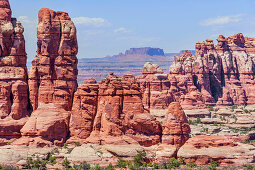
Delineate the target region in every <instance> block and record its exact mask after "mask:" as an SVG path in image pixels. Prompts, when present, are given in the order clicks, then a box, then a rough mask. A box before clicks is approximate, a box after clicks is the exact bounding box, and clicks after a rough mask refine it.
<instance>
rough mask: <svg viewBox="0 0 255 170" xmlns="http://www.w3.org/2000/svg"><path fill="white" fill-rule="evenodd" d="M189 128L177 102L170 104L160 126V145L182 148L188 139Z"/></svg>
mask: <svg viewBox="0 0 255 170" xmlns="http://www.w3.org/2000/svg"><path fill="white" fill-rule="evenodd" d="M190 132H191V130H190V126H189V123H188V119H187V117H186V115H185V113H184V111H183V109H182V107H181V105H180V103H178V102H172V103H171V104H170V105H169V107H168V112H167V114H166V117H165V119H164V121H163V125H162V143H163V144H168V145H175V146H177V147H178V148H180V147H181V146H183V145H184V144H185V142H186V141H187V140H188V139H189V134H190Z"/></svg>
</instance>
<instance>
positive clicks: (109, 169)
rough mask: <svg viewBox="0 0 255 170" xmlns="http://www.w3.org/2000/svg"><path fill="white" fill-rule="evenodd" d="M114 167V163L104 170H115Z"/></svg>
mask: <svg viewBox="0 0 255 170" xmlns="http://www.w3.org/2000/svg"><path fill="white" fill-rule="evenodd" d="M114 169H115V168H114V166H113V165H112V163H110V164H109V165H108V166H107V167H105V168H104V170H114Z"/></svg>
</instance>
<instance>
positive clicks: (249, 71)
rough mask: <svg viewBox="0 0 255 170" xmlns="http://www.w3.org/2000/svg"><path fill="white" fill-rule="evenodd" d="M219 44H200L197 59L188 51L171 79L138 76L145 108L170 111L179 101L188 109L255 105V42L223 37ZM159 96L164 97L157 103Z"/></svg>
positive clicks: (174, 67)
mask: <svg viewBox="0 0 255 170" xmlns="http://www.w3.org/2000/svg"><path fill="white" fill-rule="evenodd" d="M217 41H218V44H217V45H214V44H213V40H211V39H207V40H206V42H202V43H200V42H198V43H196V47H195V49H196V50H195V51H196V52H195V55H192V54H191V52H190V51H185V52H184V53H183V54H181V55H180V56H175V59H174V64H173V65H172V66H170V74H168V75H159V72H155V73H154V74H150V75H148V74H147V73H146V72H143V75H142V76H138V77H137V78H138V79H139V81H140V82H141V83H140V84H141V87H142V88H143V89H144V90H143V91H144V93H143V95H144V96H143V99H144V104H145V106H146V107H149V108H160V107H161V108H166V107H167V106H168V105H169V104H170V103H171V102H172V101H179V102H180V103H181V105H182V107H183V108H184V109H192V108H205V107H206V106H207V105H212V104H218V105H233V104H254V96H255V94H254V88H255V87H254V83H255V82H254V73H255V71H254V68H253V67H254V61H255V58H254V55H255V46H254V45H253V44H254V41H255V39H254V38H249V37H244V36H243V34H241V33H239V34H236V35H234V36H231V37H227V38H225V37H224V36H223V35H220V36H219V37H218V39H217ZM147 67H148V66H147V64H146V65H145V66H144V68H143V70H147ZM155 94H158V95H155ZM155 96H160V97H159V98H160V99H158V100H157V101H156V102H155V98H156V97H155ZM158 103H166V104H158Z"/></svg>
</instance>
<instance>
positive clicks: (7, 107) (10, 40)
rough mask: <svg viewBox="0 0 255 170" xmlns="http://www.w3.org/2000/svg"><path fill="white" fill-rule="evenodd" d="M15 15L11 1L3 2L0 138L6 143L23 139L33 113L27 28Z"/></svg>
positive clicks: (0, 7) (0, 4)
mask: <svg viewBox="0 0 255 170" xmlns="http://www.w3.org/2000/svg"><path fill="white" fill-rule="evenodd" d="M11 15H12V11H11V8H10V4H9V1H8V0H1V1H0V30H1V33H0V49H1V50H0V129H1V134H0V137H1V139H2V141H4V142H6V141H7V140H9V139H11V138H13V139H15V138H17V137H20V136H21V134H20V129H21V128H22V127H23V125H24V124H25V122H26V120H27V119H26V118H25V117H26V116H27V115H28V113H29V102H28V85H27V67H26V62H27V54H26V52H25V40H24V36H23V32H24V28H23V26H22V24H21V23H20V22H19V21H17V20H16V18H12V16H11ZM0 143H2V142H0Z"/></svg>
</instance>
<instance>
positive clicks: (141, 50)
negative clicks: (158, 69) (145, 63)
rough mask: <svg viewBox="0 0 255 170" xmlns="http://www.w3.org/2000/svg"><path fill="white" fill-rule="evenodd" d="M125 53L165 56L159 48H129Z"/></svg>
mask: <svg viewBox="0 0 255 170" xmlns="http://www.w3.org/2000/svg"><path fill="white" fill-rule="evenodd" d="M125 55H149V56H165V53H164V50H163V49H160V48H151V47H144V48H130V49H129V50H127V51H126V52H125Z"/></svg>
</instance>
